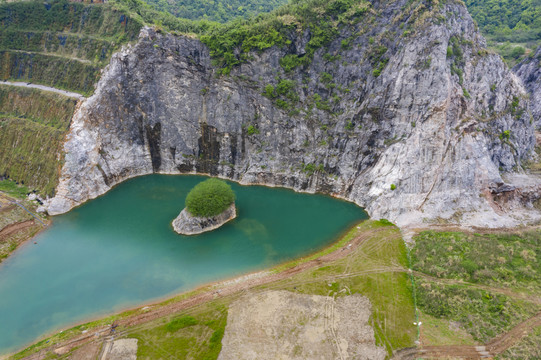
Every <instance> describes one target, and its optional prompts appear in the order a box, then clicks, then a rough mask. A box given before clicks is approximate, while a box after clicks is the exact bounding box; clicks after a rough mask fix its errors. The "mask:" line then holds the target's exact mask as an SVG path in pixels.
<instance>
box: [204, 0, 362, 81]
mask: <svg viewBox="0 0 541 360" xmlns="http://www.w3.org/2000/svg"><path fill="white" fill-rule="evenodd" d="M369 8H370V4H369V3H368V2H364V1H361V2H356V1H354V0H332V1H323V0H307V1H294V2H292V3H289V4H288V5H286V6H283V7H280V8H279V9H277V10H275V11H273V12H272V13H270V14H260V15H258V16H257V17H256V18H254V19H252V20H240V19H239V20H235V21H233V22H230V23H228V24H225V25H211V26H209V27H208V29H207V31H206V32H205V34H204V35H203V36H201V41H203V42H204V43H205V44H206V45H207V46H208V47H209V48H210V49H211V56H212V57H213V58H214V64H215V65H216V66H219V67H220V68H222V73H223V74H229V72H230V71H231V69H232V68H233V66H235V65H237V64H240V63H242V62H244V61H246V60H248V59H249V52H250V51H254V50H255V51H262V50H264V49H267V48H270V47H271V46H280V47H282V46H286V45H288V44H290V43H291V40H289V36H290V34H294V33H295V32H300V33H302V32H303V31H304V30H306V29H309V30H310V33H311V38H310V41H308V43H307V44H306V48H305V51H306V54H304V55H302V56H297V55H292V54H289V55H286V56H285V57H284V58H283V59H281V60H280V64H281V66H282V67H283V68H284V70H285V71H286V72H289V71H292V70H293V69H294V68H295V67H297V66H299V65H307V64H309V63H310V62H311V61H312V58H313V56H314V53H315V51H316V50H317V49H319V48H321V47H323V46H325V45H327V44H329V43H330V41H331V40H332V39H334V38H335V37H336V36H337V35H338V29H339V27H340V26H342V25H344V24H351V23H355V22H358V21H360V20H361V18H362V15H363V14H365V13H366V12H367V11H368V10H369ZM236 49H238V50H240V51H239V53H238V54H236V53H235V50H236Z"/></svg>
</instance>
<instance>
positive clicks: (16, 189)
mask: <svg viewBox="0 0 541 360" xmlns="http://www.w3.org/2000/svg"><path fill="white" fill-rule="evenodd" d="M0 191H3V192H5V193H6V194H8V195H10V196H13V197H16V198H19V199H24V198H26V194H28V193H29V192H30V190H29V189H28V187H26V186H24V185H18V184H17V183H15V181H12V180H9V179H5V180H0Z"/></svg>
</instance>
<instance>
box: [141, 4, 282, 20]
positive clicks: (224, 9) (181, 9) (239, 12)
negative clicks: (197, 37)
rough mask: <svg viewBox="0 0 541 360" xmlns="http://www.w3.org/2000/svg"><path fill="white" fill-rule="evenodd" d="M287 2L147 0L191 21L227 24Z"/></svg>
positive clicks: (161, 8)
mask: <svg viewBox="0 0 541 360" xmlns="http://www.w3.org/2000/svg"><path fill="white" fill-rule="evenodd" d="M286 2H287V0H268V1H265V0H228V1H225V0H193V1H188V0H172V1H171V0H170V1H167V0H147V3H149V4H151V5H152V6H154V7H155V8H156V9H158V10H161V11H167V12H169V13H171V14H173V15H175V16H177V17H180V18H186V19H192V20H201V19H206V20H212V21H218V22H222V23H224V22H227V21H229V20H232V19H234V18H237V17H247V16H250V15H256V14H259V13H264V12H269V11H271V10H273V9H275V8H277V7H278V6H280V5H283V4H285V3H286Z"/></svg>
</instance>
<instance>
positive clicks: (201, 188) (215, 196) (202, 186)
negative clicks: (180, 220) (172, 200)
mask: <svg viewBox="0 0 541 360" xmlns="http://www.w3.org/2000/svg"><path fill="white" fill-rule="evenodd" d="M234 201H235V193H234V192H233V190H232V189H231V186H229V185H228V184H227V183H226V182H225V181H223V180H219V179H208V180H205V181H203V182H200V183H199V184H197V185H196V186H195V187H194V188H193V189H192V190H190V192H189V193H188V196H186V209H187V210H188V212H189V213H190V214H191V215H193V216H198V217H211V216H216V215H218V214H221V213H222V212H224V211H225V210H226V209H227V208H228V207H229V206H230V205H231V204H232V203H233V202H234Z"/></svg>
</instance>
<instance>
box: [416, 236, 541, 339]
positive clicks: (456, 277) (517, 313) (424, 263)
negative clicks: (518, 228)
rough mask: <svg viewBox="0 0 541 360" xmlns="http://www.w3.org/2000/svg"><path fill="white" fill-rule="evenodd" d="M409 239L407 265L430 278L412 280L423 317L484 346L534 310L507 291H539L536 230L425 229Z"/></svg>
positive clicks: (539, 238)
mask: <svg viewBox="0 0 541 360" xmlns="http://www.w3.org/2000/svg"><path fill="white" fill-rule="evenodd" d="M415 241H416V243H415V247H414V248H413V250H412V252H411V253H412V260H413V261H412V262H413V266H412V267H413V269H414V270H416V271H418V272H420V273H424V274H428V275H430V276H431V277H432V278H431V277H424V276H422V275H421V276H416V282H417V286H416V289H417V299H418V304H419V308H420V309H421V310H422V311H423V312H424V313H425V314H428V315H430V316H432V317H435V318H437V319H439V320H442V321H446V320H450V321H455V322H457V323H458V324H459V325H460V327H462V328H464V329H465V330H466V331H467V332H468V333H469V334H471V335H472V337H473V339H474V340H476V341H478V342H481V343H485V342H487V341H488V340H490V339H492V338H493V337H495V336H497V335H498V334H500V333H502V332H504V331H507V330H509V329H510V328H512V327H513V326H514V325H516V324H517V323H519V322H521V321H523V320H525V319H527V318H528V317H530V316H532V315H533V314H534V313H535V312H537V311H539V308H540V307H539V305H538V304H533V303H530V302H528V301H527V299H526V300H522V298H520V297H518V296H517V297H516V298H515V297H513V296H512V295H513V293H512V292H513V291H523V290H525V291H526V292H527V293H536V292H537V293H538V292H539V291H540V286H539V282H540V279H541V268H540V264H541V263H540V261H541V260H540V256H541V247H540V246H539V245H540V241H541V231H539V230H534V231H529V232H524V233H517V234H507V233H501V234H467V233H460V232H435V231H426V232H422V233H420V234H419V235H418V236H416V237H415ZM433 277H436V278H441V279H447V280H444V281H439V280H435V279H434V278H433ZM464 281H466V282H468V283H467V284H464V283H463V282H464ZM476 284H479V285H476ZM492 288H494V290H492ZM500 288H504V289H500Z"/></svg>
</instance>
